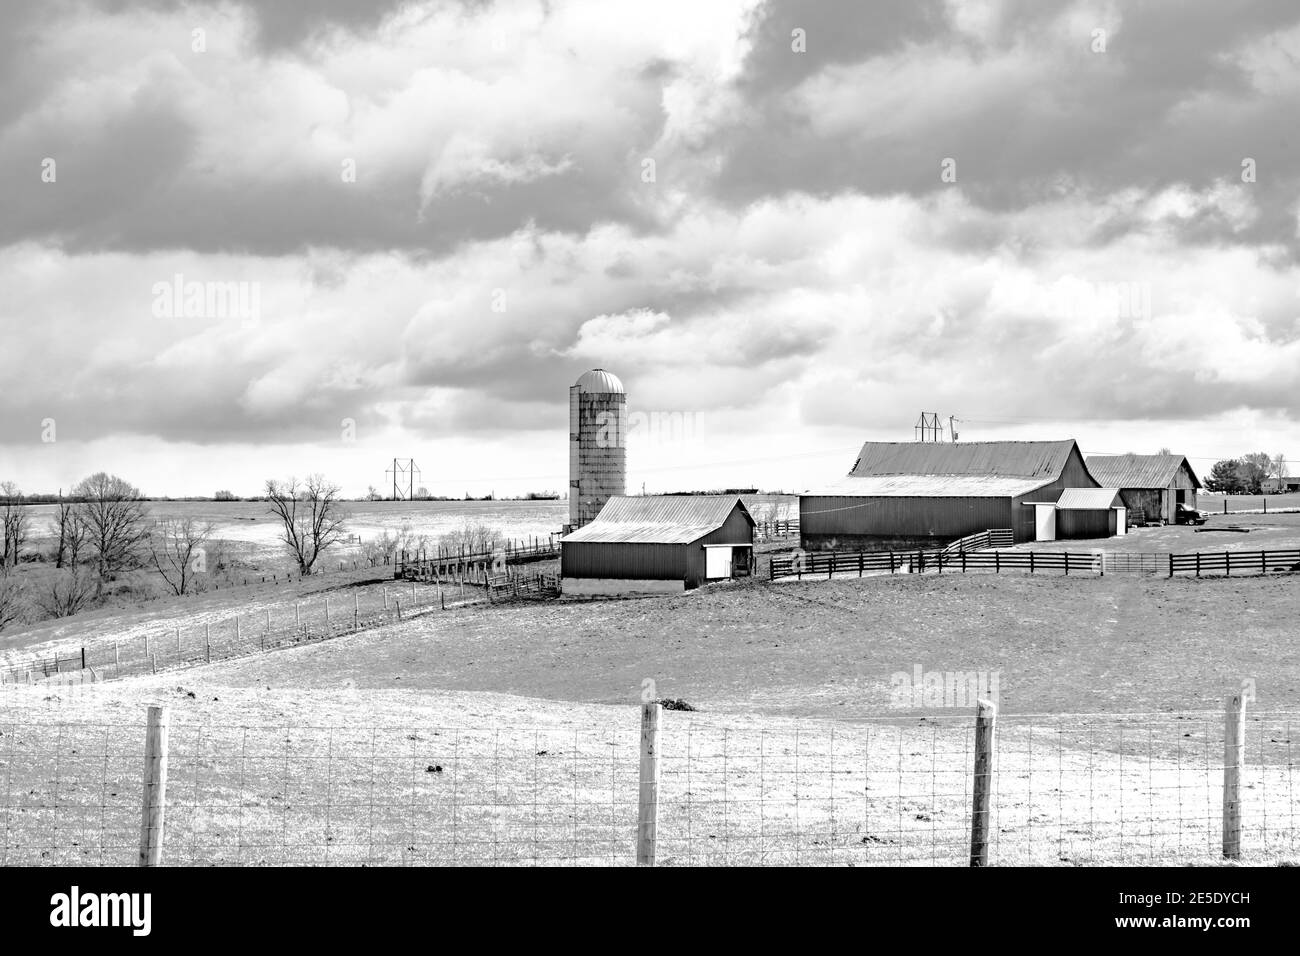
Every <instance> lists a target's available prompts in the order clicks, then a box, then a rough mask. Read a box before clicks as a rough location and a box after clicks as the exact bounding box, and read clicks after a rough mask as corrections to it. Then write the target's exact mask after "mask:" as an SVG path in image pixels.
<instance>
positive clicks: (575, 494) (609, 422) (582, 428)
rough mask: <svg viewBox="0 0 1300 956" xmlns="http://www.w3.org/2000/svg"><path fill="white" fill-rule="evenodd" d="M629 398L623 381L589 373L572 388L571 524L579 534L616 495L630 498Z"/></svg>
mask: <svg viewBox="0 0 1300 956" xmlns="http://www.w3.org/2000/svg"><path fill="white" fill-rule="evenodd" d="M626 442H627V394H626V393H625V392H624V391H623V383H622V382H620V381H619V380H618V376H616V375H611V374H610V373H609V372H606V371H605V370H604V369H602V368H597V369H592V370H591V371H590V372H584V373H583V375H582V377H581V378H579V379H578V381H577V383H576V384H574V385H573V386H572V387H571V388H570V389H569V524H570V526H571V530H576V529H578V528H581V527H582V526H583V525H585V524H586V523H587V522H588V521H591V520H592V519H593V518H595V517H596V515H598V514H600V509H601V508H603V507H604V506H605V502H606V501H608V500H609V498H610V496H611V495H622V494H625V493H626V485H627V447H626Z"/></svg>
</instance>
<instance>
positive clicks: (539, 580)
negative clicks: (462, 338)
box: [0, 567, 559, 685]
mask: <svg viewBox="0 0 1300 956" xmlns="http://www.w3.org/2000/svg"><path fill="white" fill-rule="evenodd" d="M558 587H559V580H558V577H557V576H556V575H555V574H553V573H547V572H543V571H538V570H526V569H520V568H514V567H511V568H509V569H508V571H507V573H506V574H503V575H499V576H494V575H492V574H491V573H490V570H488V569H485V568H482V567H479V568H477V569H475V570H473V572H472V573H471V572H470V571H469V570H466V572H465V573H463V574H461V575H458V576H455V577H451V578H446V579H444V580H443V583H442V584H439V585H436V586H434V585H433V584H432V583H431V581H426V582H416V581H408V582H398V581H393V582H392V583H391V584H386V585H382V586H368V587H360V586H358V587H353V588H349V589H348V591H347V592H343V593H338V592H336V593H329V592H324V593H321V594H317V595H313V596H311V597H309V598H304V599H302V600H298V601H290V602H282V603H274V604H268V605H267V606H266V607H264V608H262V609H260V610H255V611H236V612H235V613H230V614H221V615H213V616H212V618H211V619H209V620H206V621H201V622H190V623H188V624H186V625H184V626H170V627H149V628H147V629H143V633H137V634H135V635H132V636H124V637H118V638H116V639H113V640H109V639H103V640H98V641H96V642H94V643H92V644H87V645H84V646H81V647H72V648H64V649H62V650H58V651H55V652H52V653H48V654H40V655H35V656H32V657H29V658H17V659H11V660H10V661H8V662H6V663H5V665H4V666H3V667H0V685H2V684H31V683H36V682H39V681H43V680H48V679H50V678H56V679H57V678H59V677H60V676H63V675H66V676H67V677H69V678H75V679H90V680H108V679H113V678H117V677H125V676H131V675H136V674H150V673H157V672H158V671H160V670H166V669H168V668H172V667H180V666H184V665H188V664H195V663H208V662H211V661H215V660H225V659H229V658H234V657H245V656H248V655H250V654H257V653H261V652H263V651H269V650H274V649H276V648H281V647H289V646H294V645H298V644H306V643H312V642H316V641H322V640H328V639H330V638H333V637H341V636H343V635H345V634H355V633H357V632H359V631H365V630H372V629H374V628H378V627H383V626H386V625H391V624H397V623H399V622H400V621H402V620H406V619H409V618H411V617H412V616H416V615H420V614H427V613H429V612H431V611H436V610H447V609H453V608H457V607H465V606H468V605H473V604H484V603H489V602H494V601H504V600H511V599H516V598H529V597H545V596H547V595H550V594H552V593H554V592H555V591H557V590H558Z"/></svg>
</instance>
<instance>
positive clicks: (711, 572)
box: [560, 495, 754, 595]
mask: <svg viewBox="0 0 1300 956" xmlns="http://www.w3.org/2000/svg"><path fill="white" fill-rule="evenodd" d="M753 567H754V519H753V517H752V516H751V515H750V513H749V509H748V508H746V507H745V503H744V502H743V501H742V500H741V499H740V497H739V496H738V495H642V496H616V497H613V498H610V499H609V501H608V502H606V504H605V506H604V507H603V508H602V509H601V511H600V514H599V515H597V516H596V518H595V520H593V521H591V522H590V523H588V524H586V525H584V526H583V527H581V528H579V529H578V530H577V531H574V532H573V533H571V534H568V535H565V536H564V537H563V538H561V539H560V575H561V578H562V581H561V590H562V591H563V592H564V593H565V594H587V595H597V594H628V593H674V592H680V591H684V590H686V589H687V588H695V587H699V586H700V585H701V584H704V583H706V582H708V581H717V580H723V579H726V578H736V577H745V576H748V575H750V574H752V573H753Z"/></svg>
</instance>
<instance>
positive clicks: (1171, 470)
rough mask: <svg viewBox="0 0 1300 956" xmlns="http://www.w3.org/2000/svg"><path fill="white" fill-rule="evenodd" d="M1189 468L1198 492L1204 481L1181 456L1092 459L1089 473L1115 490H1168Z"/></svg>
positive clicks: (1131, 456)
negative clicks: (1183, 468)
mask: <svg viewBox="0 0 1300 956" xmlns="http://www.w3.org/2000/svg"><path fill="white" fill-rule="evenodd" d="M1184 465H1186V466H1187V470H1188V471H1189V472H1190V473H1191V476H1192V481H1193V483H1194V484H1195V486H1196V487H1197V488H1200V487H1202V485H1201V479H1199V478H1197V477H1196V472H1194V471H1192V466H1191V464H1190V463H1189V462H1188V461H1187V459H1186V458H1184V457H1183V456H1182V455H1092V456H1090V457H1089V458H1088V470H1089V471H1090V472H1092V476H1093V477H1094V478H1096V479H1097V480H1098V481H1099V482H1101V483H1102V484H1103V485H1107V486H1113V487H1115V488H1168V487H1169V486H1170V485H1172V484H1173V483H1174V476H1176V475H1177V474H1178V469H1179V468H1181V467H1183V466H1184Z"/></svg>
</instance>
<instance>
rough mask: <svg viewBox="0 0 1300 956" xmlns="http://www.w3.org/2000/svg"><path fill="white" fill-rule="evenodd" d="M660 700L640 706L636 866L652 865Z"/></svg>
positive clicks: (655, 824)
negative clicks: (639, 776)
mask: <svg viewBox="0 0 1300 956" xmlns="http://www.w3.org/2000/svg"><path fill="white" fill-rule="evenodd" d="M659 711H660V707H659V703H658V702H657V701H655V702H651V703H649V704H643V705H642V707H641V799H640V801H639V803H638V809H637V821H636V862H637V866H654V865H655V836H656V830H657V828H658V825H659Z"/></svg>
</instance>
